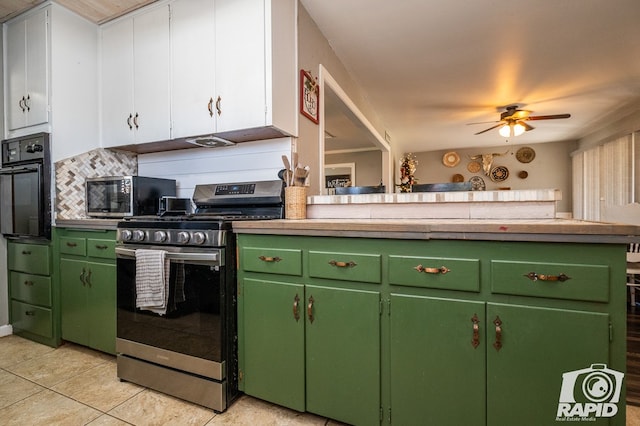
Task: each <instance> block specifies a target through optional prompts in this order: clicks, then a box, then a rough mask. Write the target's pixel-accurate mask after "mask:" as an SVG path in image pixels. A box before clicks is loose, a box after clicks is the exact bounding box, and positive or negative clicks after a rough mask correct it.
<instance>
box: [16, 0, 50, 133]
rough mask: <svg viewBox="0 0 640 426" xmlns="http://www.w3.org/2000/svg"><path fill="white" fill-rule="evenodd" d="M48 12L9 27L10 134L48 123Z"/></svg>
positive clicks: (38, 13)
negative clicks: (23, 128)
mask: <svg viewBox="0 0 640 426" xmlns="http://www.w3.org/2000/svg"><path fill="white" fill-rule="evenodd" d="M47 13H48V12H47V9H42V10H40V11H38V12H36V13H33V14H29V15H27V16H26V17H24V18H23V19H20V20H18V21H14V22H12V23H10V24H7V32H6V35H7V44H6V46H7V54H6V61H7V90H8V93H7V120H8V123H7V124H8V128H9V130H14V129H19V128H22V127H28V126H35V125H38V124H42V123H46V122H48V118H49V114H48V110H49V96H48V93H49V91H48V87H49V86H48V83H49V80H48V78H49V75H48V74H49V73H48V70H49V68H48V64H49V61H48V57H47V54H48V49H47V46H48V40H47V38H48V36H47V34H48V32H47Z"/></svg>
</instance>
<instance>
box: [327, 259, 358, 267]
mask: <svg viewBox="0 0 640 426" xmlns="http://www.w3.org/2000/svg"><path fill="white" fill-rule="evenodd" d="M329 265H331V266H335V267H337V268H353V267H354V266H358V264H357V263H356V262H354V261H353V260H351V261H349V262H340V261H337V260H330V261H329Z"/></svg>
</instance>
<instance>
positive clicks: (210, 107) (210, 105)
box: [207, 98, 213, 117]
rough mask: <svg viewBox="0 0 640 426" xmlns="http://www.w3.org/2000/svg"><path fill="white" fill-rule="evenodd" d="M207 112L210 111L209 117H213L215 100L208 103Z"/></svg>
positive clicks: (211, 99) (210, 99)
mask: <svg viewBox="0 0 640 426" xmlns="http://www.w3.org/2000/svg"><path fill="white" fill-rule="evenodd" d="M207 110H208V111H209V117H213V98H209V103H207Z"/></svg>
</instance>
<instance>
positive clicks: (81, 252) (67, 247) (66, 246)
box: [59, 237, 87, 256]
mask: <svg viewBox="0 0 640 426" xmlns="http://www.w3.org/2000/svg"><path fill="white" fill-rule="evenodd" d="M59 248H60V253H61V254H73V255H75V256H86V254H87V240H86V239H84V238H72V237H60V243H59Z"/></svg>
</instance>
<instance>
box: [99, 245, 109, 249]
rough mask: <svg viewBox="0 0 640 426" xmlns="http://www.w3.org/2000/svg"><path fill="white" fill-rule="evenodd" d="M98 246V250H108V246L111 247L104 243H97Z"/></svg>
mask: <svg viewBox="0 0 640 426" xmlns="http://www.w3.org/2000/svg"><path fill="white" fill-rule="evenodd" d="M96 248H97V249H98V250H106V249H108V248H109V246H106V245H104V244H96Z"/></svg>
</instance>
